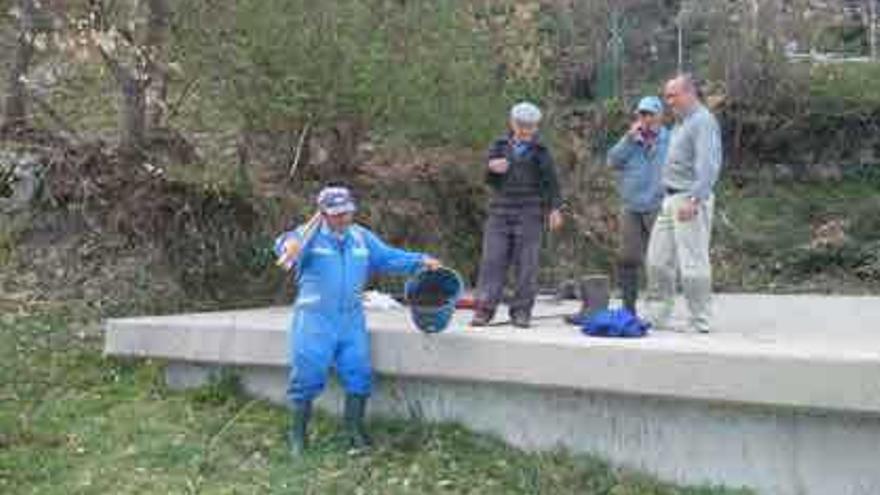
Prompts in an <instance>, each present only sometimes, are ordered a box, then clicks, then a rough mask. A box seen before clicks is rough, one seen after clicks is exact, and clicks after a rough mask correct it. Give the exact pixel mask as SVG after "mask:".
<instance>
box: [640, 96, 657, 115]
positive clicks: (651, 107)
mask: <svg viewBox="0 0 880 495" xmlns="http://www.w3.org/2000/svg"><path fill="white" fill-rule="evenodd" d="M639 112H648V113H653V114H654V115H659V114H661V113H663V102H662V101H660V98H657V97H656V96H646V97H644V98H642V99H641V100H639V104H638V106H636V113H639Z"/></svg>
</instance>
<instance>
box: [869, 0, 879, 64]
mask: <svg viewBox="0 0 880 495" xmlns="http://www.w3.org/2000/svg"><path fill="white" fill-rule="evenodd" d="M868 8H869V9H870V10H869V12H868V15H869V17H870V23H871V26H870V27H869V29H868V32H869V33H870V36H871V40H870V42H871V60H877V0H868Z"/></svg>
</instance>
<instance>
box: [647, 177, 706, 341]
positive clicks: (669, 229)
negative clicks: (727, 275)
mask: <svg viewBox="0 0 880 495" xmlns="http://www.w3.org/2000/svg"><path fill="white" fill-rule="evenodd" d="M686 201H689V200H688V196H687V194H672V195H667V196H666V197H665V198H664V199H663V206H662V207H661V208H660V214H659V215H658V216H657V221H656V222H654V228H653V230H652V231H651V239H650V241H649V243H648V258H647V262H646V264H647V272H648V292H649V295H648V297H649V299H650V300H652V301H653V303H654V305H655V307H654V308H653V312H652V313H653V318H654V323H655V325H657V326H658V327H663V326H666V325H668V324H669V318H670V316H671V313H672V308H673V297H674V295H675V282H676V275H677V274H679V273H680V274H681V285H682V289H683V290H684V296H685V299H686V300H687V304H688V309H689V310H690V325H691V327H692V328H693V329H694V330H697V331H699V332H708V331H709V326H710V318H711V311H712V309H711V305H712V265H711V264H710V262H709V242H710V238H711V235H712V214H713V210H714V206H715V196H714V195H712V196H709V198H708V199H707V200H706V201H702V202H700V205H699V210H698V212H697V216H696V218H693V219H691V220H690V221H687V222H682V221H681V220H679V219H678V210H679V208H680V207H681V206H682V205H683V204H684V203H685V202H686Z"/></svg>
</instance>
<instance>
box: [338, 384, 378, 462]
mask: <svg viewBox="0 0 880 495" xmlns="http://www.w3.org/2000/svg"><path fill="white" fill-rule="evenodd" d="M366 410H367V396H365V395H351V394H348V395H346V396H345V411H344V412H343V416H344V419H345V433H346V436H347V437H348V441H349V444H350V446H351V448H353V449H357V450H361V449H366V448H369V447H370V445H372V442H371V441H370V437H368V436H367V433H366V431H365V430H364V413H365V412H366Z"/></svg>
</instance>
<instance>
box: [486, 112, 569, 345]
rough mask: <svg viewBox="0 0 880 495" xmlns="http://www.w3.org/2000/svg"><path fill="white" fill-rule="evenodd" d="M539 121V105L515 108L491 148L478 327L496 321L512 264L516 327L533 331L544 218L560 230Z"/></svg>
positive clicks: (550, 164) (553, 179)
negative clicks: (504, 128) (493, 319)
mask: <svg viewBox="0 0 880 495" xmlns="http://www.w3.org/2000/svg"><path fill="white" fill-rule="evenodd" d="M540 121H541V111H540V110H539V109H538V107H536V106H535V105H533V104H531V103H528V102H523V103H519V104H517V105H515V106H514V107H513V108H512V109H511V112H510V132H509V133H508V134H507V135H506V136H504V137H502V138H500V139H498V140H496V141H495V142H494V143H493V144H492V147H491V148H490V149H489V157H488V164H487V171H486V181H487V183H488V184H489V186H490V187H491V189H492V196H491V199H490V202H489V218H488V219H487V221H486V225H485V228H484V231H483V256H482V260H481V263H480V276H479V281H478V283H477V291H478V294H477V308H476V313H475V314H474V318H473V321H472V322H471V324H472V325H474V326H483V325H487V324H489V322H490V321H491V320H492V318H493V316H494V314H495V310H496V308H497V306H498V303H499V302H500V301H501V297H502V294H503V291H504V281H505V278H506V276H507V270H508V268H509V267H510V266H511V265H513V267H514V268H515V273H516V282H515V284H516V285H515V289H514V295H513V299H512V300H510V302H509V306H510V318H511V321H512V323H513V325H514V326H516V327H519V328H528V327H529V324H530V319H531V312H532V307H533V306H534V303H535V296H536V294H537V289H538V288H537V282H538V259H539V254H540V250H541V236H542V231H543V228H544V220H545V218H546V220H547V222H548V223H549V227H550V228H551V229H552V230H556V229H559V228H560V227H561V226H562V213H561V211H560V208H561V206H562V198H561V195H560V193H559V180H558V179H557V173H556V166H555V165H554V163H553V158H552V157H551V155H550V151H549V150H548V149H547V147H546V146H545V145H544V144H543V143H541V141H540V140H539V139H538V132H537V131H538V124H539V122H540Z"/></svg>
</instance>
